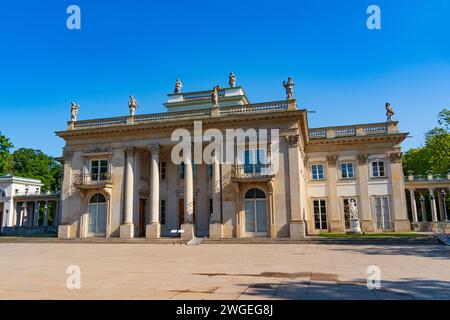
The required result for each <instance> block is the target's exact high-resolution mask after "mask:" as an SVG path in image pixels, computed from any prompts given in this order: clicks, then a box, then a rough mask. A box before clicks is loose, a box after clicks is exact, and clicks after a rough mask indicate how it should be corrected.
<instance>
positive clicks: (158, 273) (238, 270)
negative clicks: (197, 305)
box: [0, 242, 450, 299]
mask: <svg viewBox="0 0 450 320" xmlns="http://www.w3.org/2000/svg"><path fill="white" fill-rule="evenodd" d="M0 252H1V253H2V255H1V256H2V258H1V261H0V274H1V275H2V276H1V278H0V298H1V299H450V260H449V255H450V248H449V247H445V246H438V245H431V244H430V245H426V244H419V245H417V244H414V245H407V244H405V245H386V244H384V245H382V244H380V245H369V244H365V245H355V244H345V243H342V244H325V243H323V244H322V243H319V244H307V243H304V244H302V243H297V244H246V245H242V244H202V245H199V246H186V245H179V244H176V245H172V244H137V243H130V244H111V243H109V244H93V243H71V242H68V243H0ZM70 265H77V266H79V267H80V270H81V288H80V289H78V290H77V289H72V290H69V289H68V288H67V286H66V282H67V278H68V277H69V274H67V273H66V271H67V268H68V266H70ZM369 265H376V266H378V267H380V269H381V288H380V289H378V290H377V289H375V290H369V289H368V288H367V286H366V283H367V277H368V274H367V267H368V266H369Z"/></svg>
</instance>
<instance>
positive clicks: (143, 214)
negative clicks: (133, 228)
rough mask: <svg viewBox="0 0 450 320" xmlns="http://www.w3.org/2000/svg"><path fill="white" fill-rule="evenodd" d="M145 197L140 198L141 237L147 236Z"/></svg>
mask: <svg viewBox="0 0 450 320" xmlns="http://www.w3.org/2000/svg"><path fill="white" fill-rule="evenodd" d="M145 204H146V201H145V199H139V237H145Z"/></svg>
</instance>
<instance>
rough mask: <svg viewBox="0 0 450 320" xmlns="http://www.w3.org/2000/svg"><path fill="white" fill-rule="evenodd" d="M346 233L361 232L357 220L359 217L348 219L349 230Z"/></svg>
mask: <svg viewBox="0 0 450 320" xmlns="http://www.w3.org/2000/svg"><path fill="white" fill-rule="evenodd" d="M348 233H356V234H361V233H362V231H361V223H360V222H359V219H352V220H350V231H349V232H348Z"/></svg>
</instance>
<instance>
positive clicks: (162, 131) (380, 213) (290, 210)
mask: <svg viewBox="0 0 450 320" xmlns="http://www.w3.org/2000/svg"><path fill="white" fill-rule="evenodd" d="M176 91H177V93H173V94H169V95H168V101H167V103H165V106H166V108H167V112H163V113H156V114H142V115H135V114H134V110H135V107H136V106H137V101H136V100H134V98H133V99H132V100H131V101H130V104H129V106H130V115H129V116H123V117H115V118H104V119H92V120H77V119H76V118H77V111H78V106H76V105H75V106H76V110H75V111H76V112H75V114H72V120H71V121H69V122H68V128H67V130H65V131H58V132H56V134H57V135H58V136H59V137H61V138H63V139H64V140H65V147H64V153H63V157H62V160H61V161H62V163H63V168H64V172H63V182H62V190H61V224H60V225H59V230H58V236H59V237H60V238H78V237H79V238H86V237H121V238H133V237H147V238H158V237H168V236H181V237H183V238H192V237H193V236H196V237H210V238H214V239H217V238H232V237H257V236H263V237H273V238H288V237H290V238H292V239H300V238H303V237H304V236H306V235H313V234H318V233H320V232H345V231H346V230H348V229H349V228H350V209H349V207H350V205H349V204H350V202H351V201H353V200H354V201H355V202H356V207H357V210H358V216H359V219H360V222H361V228H362V230H363V231H366V232H374V231H408V230H410V228H411V224H410V222H409V220H408V215H407V208H406V199H405V186H404V177H403V173H402V162H401V159H402V154H401V151H400V144H401V142H402V141H403V140H404V139H405V137H406V136H407V133H403V132H399V130H398V127H397V122H396V121H392V120H391V119H390V117H389V119H388V121H387V122H379V123H368V124H355V125H347V124H345V125H340V126H336V127H327V128H310V127H309V125H308V117H307V115H308V114H307V111H306V110H302V109H299V108H298V107H297V103H296V100H295V99H293V98H292V95H291V96H289V94H288V99H287V100H283V101H273V102H263V103H250V101H249V100H248V98H247V96H246V94H245V92H244V90H243V88H242V87H234V85H233V87H230V88H224V89H217V88H216V90H215V92H213V93H211V91H210V90H208V91H199V92H187V93H182V92H180V91H181V90H180V88H178V90H176ZM214 94H215V95H216V96H215V97H214V96H212V95H214ZM73 110H74V109H73ZM194 121H201V122H202V127H203V130H204V131H205V130H207V129H212V128H214V129H218V130H220V131H221V132H223V133H224V136H225V130H226V129H238V128H240V129H243V130H244V131H245V130H248V129H251V128H254V129H256V130H258V129H261V128H263V129H269V130H270V129H278V130H279V140H278V142H277V146H274V145H272V143H273V142H272V141H271V140H270V139H267V141H266V142H267V147H263V148H259V147H256V148H252V147H250V145H249V144H248V143H246V142H245V141H244V142H243V144H244V146H243V148H244V154H243V155H242V157H240V158H241V159H243V161H237V162H235V163H223V162H221V161H217V159H216V161H214V162H213V163H212V164H206V163H202V164H197V163H194V161H193V159H192V157H190V156H188V155H183V162H182V163H181V164H175V163H174V162H173V161H172V158H171V152H172V148H173V147H174V146H175V145H176V144H177V143H178V141H172V139H171V135H172V133H173V131H174V130H176V129H180V128H183V129H187V130H188V131H189V132H190V133H191V135H193V134H194ZM207 145H208V144H207V143H204V144H203V145H202V146H201V148H203V150H204V148H205V147H206V146H207ZM275 149H276V150H277V153H278V168H277V170H264V169H266V167H269V169H270V168H272V164H270V163H269V164H267V163H263V162H262V161H260V160H261V157H269V158H271V152H272V150H275ZM201 151H202V150H201ZM251 159H254V160H255V161H250V160H251Z"/></svg>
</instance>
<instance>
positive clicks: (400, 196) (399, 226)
mask: <svg viewBox="0 0 450 320" xmlns="http://www.w3.org/2000/svg"><path fill="white" fill-rule="evenodd" d="M388 155H389V169H390V170H389V173H390V180H391V187H392V194H391V197H390V201H391V208H392V209H393V213H392V215H391V216H392V217H393V218H394V230H395V231H396V232H405V231H409V230H411V223H410V222H409V219H408V212H407V208H406V194H405V181H404V176H403V167H402V153H401V152H400V151H395V152H391V153H389V154H388Z"/></svg>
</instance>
